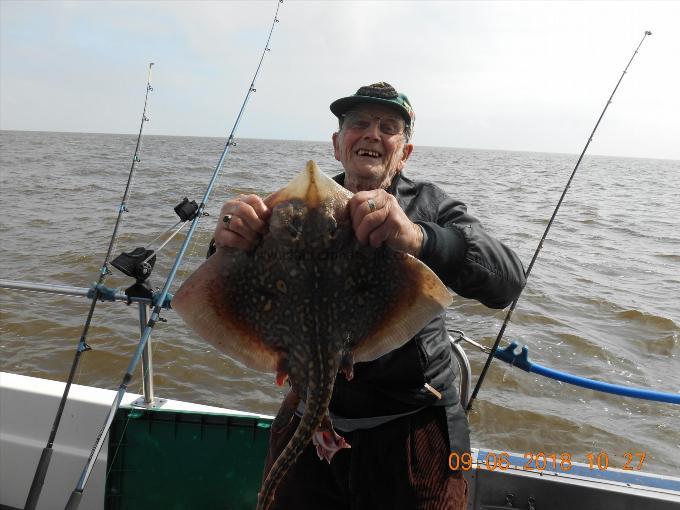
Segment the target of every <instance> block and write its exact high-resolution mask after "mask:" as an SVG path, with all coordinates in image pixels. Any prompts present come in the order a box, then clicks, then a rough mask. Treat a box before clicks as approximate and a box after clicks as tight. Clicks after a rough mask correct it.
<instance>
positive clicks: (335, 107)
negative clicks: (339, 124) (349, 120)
mask: <svg viewBox="0 0 680 510" xmlns="http://www.w3.org/2000/svg"><path fill="white" fill-rule="evenodd" d="M362 103H372V104H379V105H383V106H387V107H389V108H392V109H394V110H396V111H398V112H399V113H401V116H402V117H403V118H404V120H405V121H406V125H407V126H410V125H411V116H410V115H409V113H408V111H407V110H406V108H404V107H403V106H401V105H399V104H397V103H395V102H394V101H390V100H389V99H382V98H379V97H371V96H349V97H342V98H340V99H337V100H335V101H333V102H332V103H331V112H333V114H334V115H335V116H336V117H338V118H339V117H340V116H342V115H343V114H345V113H347V112H348V111H349V110H351V109H352V108H353V107H354V106H356V105H358V104H362Z"/></svg>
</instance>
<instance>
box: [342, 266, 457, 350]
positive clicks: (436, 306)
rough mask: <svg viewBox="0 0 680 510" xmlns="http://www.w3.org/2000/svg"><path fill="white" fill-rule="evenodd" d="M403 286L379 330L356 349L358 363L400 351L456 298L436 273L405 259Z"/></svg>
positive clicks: (370, 334)
mask: <svg viewBox="0 0 680 510" xmlns="http://www.w3.org/2000/svg"><path fill="white" fill-rule="evenodd" d="M400 264H401V265H402V266H401V267H400V273H401V274H402V276H403V278H402V284H401V287H400V289H399V291H398V296H397V298H396V300H394V304H393V305H392V307H391V309H390V310H388V312H387V314H386V315H385V317H384V318H383V320H382V321H380V322H379V323H378V325H377V326H376V328H375V329H374V330H372V331H371V332H370V333H369V334H368V335H366V336H365V337H364V338H363V339H362V340H360V341H359V343H358V344H357V345H356V346H355V347H354V348H353V349H352V354H353V355H354V361H355V362H357V361H372V360H374V359H376V358H379V357H380V356H383V355H385V354H387V353H388V352H390V351H392V350H394V349H397V348H398V347H401V346H402V345H404V344H405V343H406V342H407V341H409V340H410V339H411V338H413V336H414V335H415V334H416V333H418V331H420V330H421V329H422V328H423V327H424V326H425V325H426V324H427V323H428V322H429V321H430V320H432V318H433V317H435V316H436V315H437V314H439V313H441V312H442V311H443V310H445V309H446V307H447V306H449V305H450V304H451V303H452V301H453V297H452V294H451V292H449V290H448V289H447V288H446V286H445V285H444V284H443V283H442V282H441V280H440V279H439V278H438V277H437V275H436V274H434V273H433V272H432V270H431V269H430V268H429V267H427V266H426V265H425V264H423V263H422V262H421V261H419V260H418V259H416V258H415V257H412V256H410V255H403V256H402V261H401V262H400Z"/></svg>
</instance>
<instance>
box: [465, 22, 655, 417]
mask: <svg viewBox="0 0 680 510" xmlns="http://www.w3.org/2000/svg"><path fill="white" fill-rule="evenodd" d="M648 35H652V32H650V31H649V30H645V34H644V35H643V36H642V39H641V40H640V44H638V45H637V48H635V51H634V52H633V55H632V56H631V57H630V60H629V61H628V65H627V66H626V68H625V69H624V70H623V73H621V77H620V78H619V81H618V82H616V86H615V87H614V90H613V91H612V93H611V95H610V96H609V99H608V100H607V103H606V104H605V105H604V109H603V110H602V113H601V114H600V117H599V118H598V119H597V122H596V123H595V127H594V128H593V131H592V132H591V133H590V136H589V137H588V141H587V142H586V145H585V147H583V151H582V152H581V155H580V156H579V158H578V161H577V162H576V166H574V170H573V171H572V172H571V176H570V177H569V180H568V181H567V184H566V186H565V187H564V190H562V195H561V196H560V199H559V201H558V202H557V206H555V210H554V211H553V213H552V216H551V217H550V221H549V222H548V226H547V227H546V228H545V231H544V232H543V237H541V240H540V241H539V242H538V246H537V247H536V251H535V252H534V256H533V257H532V258H531V262H530V263H529V267H528V269H527V271H526V279H527V280H528V279H529V274H531V269H532V268H533V267H534V263H535V262H536V259H537V258H538V254H539V253H540V251H541V248H543V242H544V241H545V239H546V237H547V236H548V232H549V231H550V227H551V226H552V224H553V221H554V220H555V216H557V211H559V209H560V206H561V205H562V201H563V200H564V197H565V196H566V194H567V191H568V190H569V186H570V185H571V181H572V180H573V179H574V176H575V175H576V171H577V170H578V167H579V165H580V164H581V160H582V159H583V156H584V155H585V153H586V151H587V150H588V146H589V145H590V142H592V141H593V135H594V134H595V131H597V127H598V126H599V125H600V121H601V120H602V117H604V113H605V112H606V111H607V108H608V107H609V105H610V104H611V103H612V99H613V97H614V94H616V90H617V89H618V88H619V85H620V84H621V80H623V77H624V76H625V75H626V72H627V71H628V68H629V67H630V64H631V63H632V62H633V59H634V58H635V55H637V53H638V50H639V49H640V46H642V43H643V42H644V40H645V38H646V37H647V36H648ZM525 288H526V284H525V286H524V287H523V288H522V290H521V291H520V293H519V295H518V296H517V297H516V298H515V300H514V301H513V302H512V304H511V305H510V308H509V309H508V313H507V314H506V315H505V320H504V321H503V324H502V326H501V329H500V331H499V332H498V336H497V337H496V341H495V342H494V344H493V347H492V348H491V351H490V352H489V356H488V357H487V358H486V363H485V364H484V368H483V369H482V373H481V374H480V375H479V379H478V380H477V384H476V385H475V389H474V391H473V392H472V396H471V397H470V401H469V402H468V404H467V407H466V409H465V412H466V413H469V412H470V410H471V409H472V402H473V401H474V400H475V398H476V397H477V393H479V389H480V388H481V386H482V383H483V382H484V378H485V377H486V373H487V371H488V370H489V366H491V361H492V360H493V358H494V357H495V355H496V351H497V349H498V346H499V344H500V343H501V339H502V338H503V334H504V333H505V328H506V327H507V325H508V322H510V317H512V312H513V311H514V310H515V307H516V306H517V302H518V301H519V298H520V297H521V296H522V292H523V291H524V289H525Z"/></svg>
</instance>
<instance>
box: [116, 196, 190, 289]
mask: <svg viewBox="0 0 680 510" xmlns="http://www.w3.org/2000/svg"><path fill="white" fill-rule="evenodd" d="M198 209H199V207H198V204H197V203H196V201H195V200H192V201H189V199H188V198H187V197H184V198H183V199H182V201H181V202H180V203H179V204H177V205H176V206H175V208H174V210H175V213H176V214H177V216H179V221H178V222H177V223H175V225H173V226H172V227H170V228H169V229H167V230H166V231H165V232H163V233H162V234H160V235H159V236H157V237H156V238H155V239H154V240H153V241H151V242H152V243H153V242H154V241H156V240H158V239H159V238H160V237H162V236H164V235H165V234H167V233H168V232H170V231H171V230H174V232H172V234H171V235H170V236H169V237H168V238H167V239H166V240H165V241H164V242H163V244H161V245H160V246H159V247H158V249H157V250H152V249H150V248H148V247H143V246H140V247H138V248H135V249H134V250H132V251H130V252H123V253H121V254H120V255H118V256H117V257H116V258H115V259H113V260H112V261H111V265H112V266H113V267H115V268H116V269H118V270H119V271H120V272H121V273H123V274H125V275H127V276H129V277H130V278H134V279H135V283H134V284H133V285H132V286H130V287H128V288H127V289H125V294H126V295H127V296H128V297H143V298H149V299H152V298H153V292H152V290H151V286H150V285H149V283H148V282H147V280H148V279H149V277H150V276H151V272H152V271H153V268H154V265H155V264H156V253H157V252H159V251H160V250H161V249H162V248H163V247H164V246H165V245H166V244H168V243H169V242H170V240H171V239H172V238H173V237H175V235H177V234H178V233H179V231H180V230H181V229H182V228H183V227H184V225H185V224H186V222H188V221H191V220H193V219H194V218H195V217H196V215H197V214H198Z"/></svg>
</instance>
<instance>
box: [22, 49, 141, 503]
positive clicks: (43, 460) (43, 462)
mask: <svg viewBox="0 0 680 510" xmlns="http://www.w3.org/2000/svg"><path fill="white" fill-rule="evenodd" d="M153 65H154V63H153V62H150V63H149V71H148V74H147V79H146V93H145V95H144V109H143V110H142V120H141V123H140V126H139V134H138V135H137V145H136V146H135V153H134V156H133V157H132V164H131V165H130V172H129V174H128V180H127V184H126V186H125V192H124V193H123V198H122V200H121V202H120V206H119V207H118V216H117V217H116V224H115V226H114V227H113V233H112V234H111V240H110V241H109V247H108V249H107V251H106V256H105V257H104V262H103V263H102V266H101V269H100V270H99V279H98V281H97V283H96V284H95V285H94V287H93V288H94V293H93V295H92V301H91V302H90V309H89V311H88V313H87V318H86V319H85V325H84V326H83V331H82V333H81V335H80V339H79V340H78V346H77V347H76V352H75V355H74V356H73V362H72V363H71V371H70V372H69V375H68V379H67V380H66V387H65V388H64V393H63V394H62V396H61V400H60V402H59V408H58V409H57V414H56V416H55V417H54V423H53V424H52V430H51V431H50V435H49V437H48V439H47V444H46V445H45V448H43V450H42V453H41V455H40V460H39V461H38V466H37V468H36V470H35V474H34V475H33V482H32V483H31V488H30V490H29V491H28V497H27V498H26V504H25V505H24V509H25V510H34V509H35V507H36V506H37V505H38V499H39V498H40V492H41V491H42V487H43V485H44V483H45V476H46V475H47V469H48V467H49V465H50V461H51V459H52V452H53V451H54V450H53V446H54V439H55V438H56V436H57V431H58V429H59V424H60V422H61V417H62V415H63V413H64V407H65V405H66V401H67V399H68V394H69V391H70V390H71V385H72V383H73V380H74V379H75V376H76V372H77V370H78V366H79V364H80V357H81V355H82V354H83V352H86V351H89V350H90V349H91V347H90V346H89V345H88V344H87V335H88V332H89V330H90V323H91V322H92V316H93V315H94V310H95V308H96V306H97V302H98V301H99V300H100V297H101V292H102V291H101V289H102V288H104V287H103V284H104V280H105V279H106V277H107V276H108V275H109V274H111V270H110V269H109V262H110V261H111V254H112V253H113V252H114V248H115V246H116V241H117V240H118V229H119V227H120V224H121V221H122V219H123V213H125V212H127V211H128V208H127V204H128V199H129V197H130V190H131V188H132V181H133V178H134V175H135V169H136V167H137V163H139V161H140V159H139V150H140V148H141V146H142V132H143V130H144V123H145V122H148V120H149V119H148V117H147V116H146V108H147V106H148V103H149V92H151V91H153V87H152V86H151V67H152V66H153Z"/></svg>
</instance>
